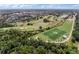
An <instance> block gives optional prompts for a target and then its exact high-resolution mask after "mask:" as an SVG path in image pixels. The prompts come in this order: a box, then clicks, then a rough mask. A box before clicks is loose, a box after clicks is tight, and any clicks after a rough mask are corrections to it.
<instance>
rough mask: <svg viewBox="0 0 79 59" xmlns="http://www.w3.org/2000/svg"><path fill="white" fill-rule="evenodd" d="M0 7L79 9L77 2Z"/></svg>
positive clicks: (5, 5) (1, 6) (4, 7)
mask: <svg viewBox="0 0 79 59" xmlns="http://www.w3.org/2000/svg"><path fill="white" fill-rule="evenodd" d="M0 9H79V4H0Z"/></svg>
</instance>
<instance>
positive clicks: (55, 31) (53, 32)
mask: <svg viewBox="0 0 79 59" xmlns="http://www.w3.org/2000/svg"><path fill="white" fill-rule="evenodd" d="M72 23H73V21H68V20H67V21H65V23H64V24H63V25H62V26H58V27H55V28H52V29H50V30H47V31H45V32H42V33H39V34H37V35H35V36H38V37H39V38H40V39H42V40H44V41H46V40H48V41H57V40H59V41H61V40H62V39H63V35H66V34H67V35H68V34H69V33H70V31H71V29H72Z"/></svg>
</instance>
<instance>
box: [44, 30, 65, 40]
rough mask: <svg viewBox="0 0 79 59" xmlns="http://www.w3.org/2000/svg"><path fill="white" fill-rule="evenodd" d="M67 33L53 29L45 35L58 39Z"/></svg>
mask: <svg viewBox="0 0 79 59" xmlns="http://www.w3.org/2000/svg"><path fill="white" fill-rule="evenodd" d="M65 33H66V32H65V31H63V30H59V29H51V30H50V31H47V32H44V35H46V36H48V37H49V38H50V39H53V40H55V39H57V38H59V37H61V36H62V35H64V34H65Z"/></svg>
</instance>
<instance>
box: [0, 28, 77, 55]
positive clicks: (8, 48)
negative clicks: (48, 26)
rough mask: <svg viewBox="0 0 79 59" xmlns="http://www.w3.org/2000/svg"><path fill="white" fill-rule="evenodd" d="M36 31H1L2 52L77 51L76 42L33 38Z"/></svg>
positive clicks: (0, 48) (45, 52)
mask: <svg viewBox="0 0 79 59" xmlns="http://www.w3.org/2000/svg"><path fill="white" fill-rule="evenodd" d="M34 34H36V33H35V32H27V31H20V30H12V29H11V30H6V31H3V32H0V53H2V54H9V53H17V54H18V53H19V54H27V53H29V54H30V53H33V54H36V53H38V54H47V53H58V54H59V53H61V54H62V53H68V54H69V53H76V47H75V46H74V44H71V45H70V46H69V45H68V44H65V43H63V44H54V43H52V44H51V43H46V42H43V41H42V40H41V39H39V40H35V39H34V38H31V36H33V35H34ZM28 37H30V39H29V38H28Z"/></svg>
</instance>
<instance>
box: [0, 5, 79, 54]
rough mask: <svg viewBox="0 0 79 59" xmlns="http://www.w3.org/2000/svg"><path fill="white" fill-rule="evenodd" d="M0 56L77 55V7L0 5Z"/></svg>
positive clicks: (78, 34)
mask: <svg viewBox="0 0 79 59" xmlns="http://www.w3.org/2000/svg"><path fill="white" fill-rule="evenodd" d="M0 54H79V5H78V4H71V5H69V4H63V5H61V4H58V5H53V4H50V5H49V4H35V5H32V4H30V5H27V4H15V5H13V4H12V5H5V4H3V5H0Z"/></svg>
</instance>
